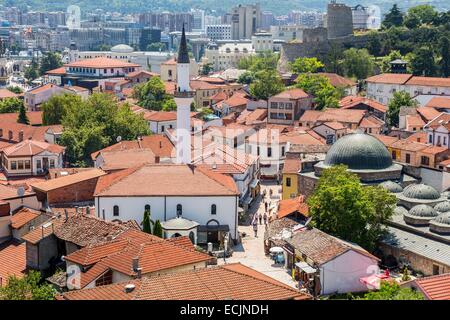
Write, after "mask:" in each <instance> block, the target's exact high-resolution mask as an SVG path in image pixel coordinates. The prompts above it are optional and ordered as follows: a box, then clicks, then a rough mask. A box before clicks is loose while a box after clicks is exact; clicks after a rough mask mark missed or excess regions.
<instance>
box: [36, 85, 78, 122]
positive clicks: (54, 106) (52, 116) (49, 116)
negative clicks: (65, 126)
mask: <svg viewBox="0 0 450 320" xmlns="http://www.w3.org/2000/svg"><path fill="white" fill-rule="evenodd" d="M82 103H83V102H82V99H81V97H80V96H78V95H74V94H68V93H67V94H58V95H53V96H51V97H50V99H48V100H47V101H46V102H45V103H43V104H42V122H43V125H44V126H49V125H54V124H61V121H62V119H63V118H64V116H65V115H66V113H67V112H68V111H69V110H71V111H74V110H76V108H77V107H78V106H79V105H81V104H82Z"/></svg>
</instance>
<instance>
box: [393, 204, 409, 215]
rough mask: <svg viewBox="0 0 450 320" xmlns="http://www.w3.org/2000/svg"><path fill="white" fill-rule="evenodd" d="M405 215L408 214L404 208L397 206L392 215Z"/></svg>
mask: <svg viewBox="0 0 450 320" xmlns="http://www.w3.org/2000/svg"><path fill="white" fill-rule="evenodd" d="M405 213H408V210H407V209H406V208H405V207H402V206H398V207H395V209H394V215H396V216H403V215H404V214H405Z"/></svg>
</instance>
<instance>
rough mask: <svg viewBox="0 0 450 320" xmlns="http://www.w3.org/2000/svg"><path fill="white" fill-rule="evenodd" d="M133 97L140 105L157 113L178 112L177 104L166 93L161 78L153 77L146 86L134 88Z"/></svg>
mask: <svg viewBox="0 0 450 320" xmlns="http://www.w3.org/2000/svg"><path fill="white" fill-rule="evenodd" d="M133 97H134V98H136V99H137V100H138V104H139V105H140V106H141V107H143V108H146V109H149V110H155V111H161V110H163V111H170V110H176V107H177V106H176V103H175V100H174V99H173V97H172V96H170V95H168V94H167V93H166V88H165V86H164V83H163V82H162V80H161V79H160V78H159V77H152V78H151V79H150V80H149V81H147V82H146V83H144V84H141V85H137V86H135V87H134V92H133Z"/></svg>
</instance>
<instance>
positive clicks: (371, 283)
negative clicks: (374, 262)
mask: <svg viewBox="0 0 450 320" xmlns="http://www.w3.org/2000/svg"><path fill="white" fill-rule="evenodd" d="M389 278H390V276H389V275H387V274H386V273H381V274H373V275H371V276H368V277H363V278H360V279H359V282H361V283H363V284H365V285H366V286H367V288H368V289H376V290H378V289H380V283H381V280H388V279H389Z"/></svg>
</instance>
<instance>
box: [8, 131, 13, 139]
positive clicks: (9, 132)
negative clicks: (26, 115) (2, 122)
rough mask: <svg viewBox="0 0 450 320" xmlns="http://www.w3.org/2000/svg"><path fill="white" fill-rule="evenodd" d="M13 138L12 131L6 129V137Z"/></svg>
mask: <svg viewBox="0 0 450 320" xmlns="http://www.w3.org/2000/svg"><path fill="white" fill-rule="evenodd" d="M12 138H13V132H12V131H11V130H9V131H8V139H9V140H12Z"/></svg>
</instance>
